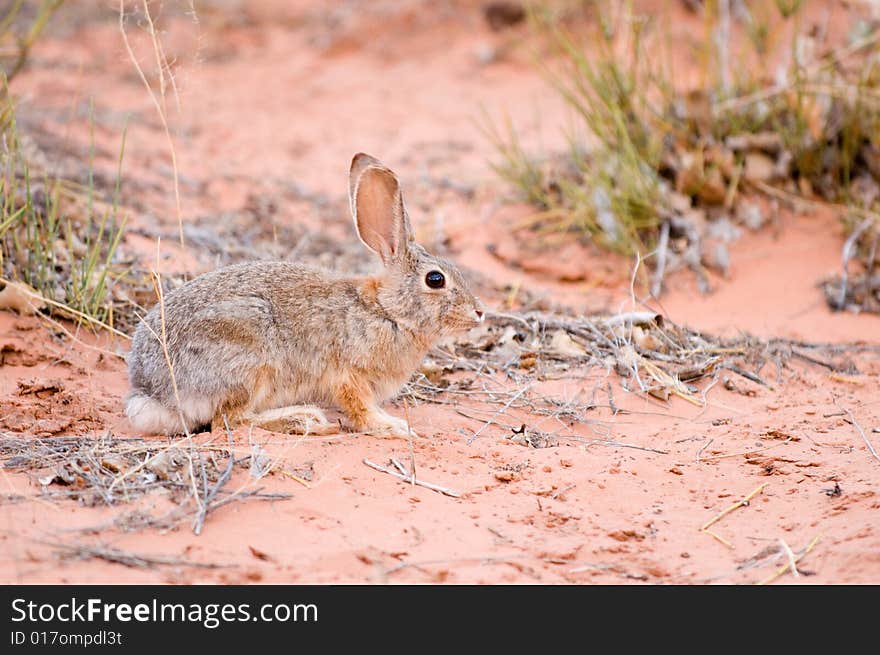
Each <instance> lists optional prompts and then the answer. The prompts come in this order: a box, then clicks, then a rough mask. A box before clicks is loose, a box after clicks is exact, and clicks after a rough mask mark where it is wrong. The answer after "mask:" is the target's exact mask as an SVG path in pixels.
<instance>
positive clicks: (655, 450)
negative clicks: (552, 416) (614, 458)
mask: <svg viewBox="0 0 880 655" xmlns="http://www.w3.org/2000/svg"><path fill="white" fill-rule="evenodd" d="M562 438H563V439H565V438H566V437H564V436H563V437H562ZM593 444H599V445H600V446H611V447H613V448H634V449H635V450H644V451H646V452H649V453H657V454H659V455H668V454H669V451H668V450H660V449H658V448H648V447H647V446H636V445H635V444H631V443H622V442H620V441H603V440H601V439H596V440H595V441H591V442H590V445H593Z"/></svg>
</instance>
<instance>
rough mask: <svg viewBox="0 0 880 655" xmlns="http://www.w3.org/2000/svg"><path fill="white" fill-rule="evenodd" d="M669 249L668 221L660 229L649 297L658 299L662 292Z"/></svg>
mask: <svg viewBox="0 0 880 655" xmlns="http://www.w3.org/2000/svg"><path fill="white" fill-rule="evenodd" d="M668 247H669V221H663V225H662V226H661V227H660V241H659V243H658V244H657V268H656V269H655V271H654V280H653V282H652V283H651V295H652V296H653V297H654V298H659V297H660V292H661V291H662V290H663V276H664V275H665V274H666V251H667V248H668Z"/></svg>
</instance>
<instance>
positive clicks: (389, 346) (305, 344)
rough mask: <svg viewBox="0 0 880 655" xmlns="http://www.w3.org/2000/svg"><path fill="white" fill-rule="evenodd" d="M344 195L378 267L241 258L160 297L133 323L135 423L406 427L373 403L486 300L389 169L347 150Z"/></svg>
mask: <svg viewBox="0 0 880 655" xmlns="http://www.w3.org/2000/svg"><path fill="white" fill-rule="evenodd" d="M349 199H350V202H351V213H352V216H353V218H354V224H355V228H356V229H357V233H358V236H359V237H360V239H361V241H362V242H363V243H364V245H366V246H367V247H368V248H369V249H370V250H372V251H373V252H375V253H376V254H377V255H379V257H380V258H381V260H382V263H383V265H384V271H383V273H382V274H381V275H377V276H373V277H346V276H342V275H338V274H336V273H333V272H330V271H326V270H322V269H318V268H313V267H310V266H306V265H303V264H295V263H292V262H250V263H244V264H236V265H233V266H227V267H224V268H221V269H218V270H215V271H212V272H210V273H206V274H204V275H201V276H199V277H197V278H195V279H194V280H192V281H190V282H188V283H187V284H185V285H183V286H182V287H180V288H179V289H176V290H175V291H173V292H172V293H170V294H168V296H167V297H166V298H165V301H164V303H163V304H160V305H157V306H156V307H154V308H153V309H152V310H151V311H150V312H149V313H148V314H147V315H146V317H145V318H144V320H143V321H141V323H140V324H139V325H138V328H137V330H136V331H135V334H134V339H133V341H132V347H131V353H130V354H129V358H128V372H129V378H130V381H131V387H132V390H131V392H130V393H129V395H128V399H127V407H126V414H127V415H128V417H129V419H130V420H131V422H132V424H133V425H134V426H135V427H136V428H137V429H138V430H140V431H142V432H149V433H178V432H183V431H185V430H189V431H192V430H195V429H197V428H199V427H201V426H205V425H207V424H209V423H210V424H212V425H214V424H217V423H219V425H220V426H222V425H223V420H224V418H225V419H226V420H227V421H228V422H229V424H230V425H232V424H235V423H250V424H254V425H260V426H262V427H266V428H268V429H274V430H282V431H291V432H301V431H309V432H311V433H313V434H316V433H318V434H320V433H325V434H327V433H331V432H336V431H338V426H337V425H336V424H333V423H330V422H328V421H327V419H326V418H325V416H324V414H323V413H322V411H321V410H320V409H319V408H318V407H317V406H316V405H326V404H335V405H336V406H338V407H339V408H340V409H341V410H342V412H343V413H344V414H345V416H346V417H347V418H348V421H349V422H350V427H351V428H353V429H355V430H358V431H364V432H371V433H378V434H392V435H404V436H405V435H407V434H408V430H407V424H406V422H404V421H402V420H401V419H398V418H395V417H393V416H390V415H389V414H387V413H385V412H384V411H383V410H382V409H380V407H379V403H381V402H382V401H384V400H386V399H388V398H390V397H391V396H393V395H394V394H395V393H396V392H397V391H398V389H399V388H400V386H401V385H402V384H403V383H404V382H405V381H406V380H407V379H408V378H409V377H410V375H411V374H412V372H413V371H414V370H415V369H416V368H417V367H418V365H419V363H420V362H421V360H422V358H423V357H424V355H425V353H426V352H427V351H428V349H429V348H430V347H431V346H432V345H433V344H434V343H435V342H436V340H437V339H438V338H439V337H440V336H441V335H443V334H446V333H449V332H452V331H455V330H460V329H467V328H470V327H473V326H475V325H476V324H478V323H479V322H480V321H481V320H482V319H483V309H482V306H481V305H480V302H479V301H478V300H477V299H476V298H475V297H474V296H473V294H472V293H471V292H470V291H469V290H468V286H467V284H466V283H465V280H464V278H463V277H462V275H461V273H460V272H459V271H458V269H457V268H456V267H455V266H454V265H453V264H452V263H450V262H449V261H447V260H445V259H441V258H440V257H435V256H433V255H431V254H429V253H428V252H426V251H425V249H424V248H422V247H421V246H420V245H418V244H417V243H415V241H414V240H413V234H412V228H411V227H410V223H409V218H408V217H407V213H406V209H405V208H404V205H403V196H402V194H401V191H400V186H399V182H398V180H397V177H396V176H395V174H394V173H393V172H392V171H391V170H389V169H388V168H386V167H385V166H384V165H383V164H381V163H380V162H379V161H378V160H376V159H374V158H373V157H370V156H369V155H365V154H362V153H361V154H358V155H355V157H354V159H353V160H352V162H351V171H350V173H349ZM163 305H164V306H163ZM172 372H173V374H172Z"/></svg>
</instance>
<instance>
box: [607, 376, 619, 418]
mask: <svg viewBox="0 0 880 655" xmlns="http://www.w3.org/2000/svg"><path fill="white" fill-rule="evenodd" d="M607 389H608V406H609V407H610V408H611V415H612V416H617V412H619V411H620V410H619V409H618V408H617V405H615V404H614V394H613V393H612V392H611V383H610V382H609V383H608V384H607Z"/></svg>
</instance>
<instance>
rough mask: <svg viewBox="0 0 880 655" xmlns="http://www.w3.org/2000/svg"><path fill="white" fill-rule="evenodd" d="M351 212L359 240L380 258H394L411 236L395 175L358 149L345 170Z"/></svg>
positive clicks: (384, 260) (399, 253) (402, 251)
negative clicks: (349, 166) (348, 171)
mask: <svg viewBox="0 0 880 655" xmlns="http://www.w3.org/2000/svg"><path fill="white" fill-rule="evenodd" d="M348 184H349V187H348V188H349V201H350V202H351V215H352V218H353V219H354V225H355V228H356V229H357V233H358V236H359V237H360V239H361V241H362V242H363V243H364V245H366V246H367V247H368V248H369V249H370V250H372V251H373V252H375V253H376V254H377V255H379V257H381V258H382V263H383V264H385V266H388V265H390V264H391V263H393V262H395V261H397V260H398V259H399V258H400V256H401V255H402V254H403V253H404V252H405V251H406V248H407V243H408V242H409V241H410V240H411V239H412V229H411V228H410V225H409V218H408V217H407V215H406V208H405V207H404V205H403V194H402V193H401V191H400V182H399V181H398V180H397V176H396V175H395V174H394V173H393V172H392V171H391V169H389V168H388V167H386V166H385V165H383V164H382V163H381V162H380V161H379V160H378V159H375V158H373V157H370V156H369V155H365V154H363V153H359V154H357V155H355V156H354V159H352V162H351V171H350V173H349V180H348Z"/></svg>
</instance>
